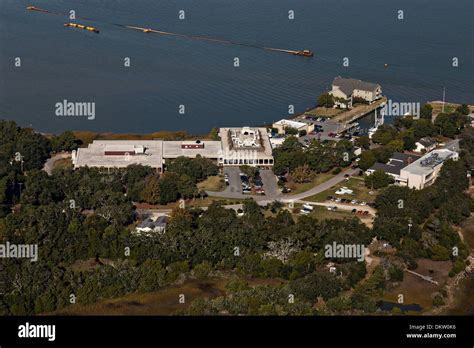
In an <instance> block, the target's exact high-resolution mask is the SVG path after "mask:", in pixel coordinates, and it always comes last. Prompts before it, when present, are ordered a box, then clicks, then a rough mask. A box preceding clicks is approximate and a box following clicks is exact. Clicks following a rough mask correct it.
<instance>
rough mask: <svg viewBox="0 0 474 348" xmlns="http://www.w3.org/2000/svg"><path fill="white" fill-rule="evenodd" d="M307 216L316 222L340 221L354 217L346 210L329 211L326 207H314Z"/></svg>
mask: <svg viewBox="0 0 474 348" xmlns="http://www.w3.org/2000/svg"><path fill="white" fill-rule="evenodd" d="M309 216H311V217H312V218H315V219H318V220H325V219H337V220H342V219H346V218H352V217H354V215H353V214H352V213H351V212H350V211H348V210H336V211H331V210H328V209H327V207H321V206H319V207H318V206H316V207H314V210H313V212H312V213H311V214H309Z"/></svg>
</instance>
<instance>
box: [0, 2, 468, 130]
mask: <svg viewBox="0 0 474 348" xmlns="http://www.w3.org/2000/svg"><path fill="white" fill-rule="evenodd" d="M27 5H35V6H38V7H44V8H47V9H50V10H52V11H59V12H67V11H68V10H70V9H74V10H76V13H77V16H79V17H87V18H94V19H97V20H98V21H105V22H109V23H110V22H113V23H123V24H128V25H136V26H142V27H152V28H156V29H159V30H165V31H172V32H179V33H184V34H192V35H204V36H210V37H217V38H224V39H230V40H235V41H239V42H244V43H249V44H256V45H264V46H269V47H277V48H285V49H305V48H308V49H311V50H313V51H314V52H315V57H314V58H312V59H308V58H303V57H296V56H292V55H289V54H283V53H274V52H268V51H264V50H259V49H255V48H250V47H242V46H232V45H222V44H214V43H209V42H202V41H193V40H186V39H182V38H176V37H165V36H157V35H153V34H144V33H141V32H135V31H132V30H125V29H121V28H119V27H116V26H113V25H109V24H104V23H101V22H92V21H86V20H76V22H78V23H81V24H86V25H91V26H95V27H98V28H99V29H100V30H101V33H100V34H98V35H97V34H94V33H89V32H87V31H84V30H79V29H71V28H64V27H63V24H64V23H65V22H69V20H68V19H66V18H64V17H58V16H52V15H47V14H41V13H34V12H30V11H26V10H25V7H26V6H27ZM181 9H183V10H185V12H186V20H184V21H180V20H178V16H177V13H178V11H179V10H181ZM290 9H292V10H294V11H295V13H296V19H295V20H293V21H290V20H288V18H287V14H288V10H290ZM398 10H403V11H404V13H405V20H403V21H399V20H397V17H396V16H397V11H398ZM473 14H474V1H473V0H456V1H451V0H391V1H380V0H359V1H352V0H291V1H290V0H258V1H255V0H239V1H235V0H199V1H196V0H194V1H193V0H175V1H159V0H113V1H112V0H100V1H99V0H74V1H72V0H28V1H23V0H0V83H1V84H0V118H7V119H13V120H16V121H17V122H18V123H20V124H21V125H32V126H33V127H34V128H36V129H38V130H41V131H49V132H57V131H61V130H64V129H77V130H79V129H83V130H95V131H114V132H140V133H146V132H152V131H157V130H188V131H190V132H193V133H204V132H207V131H209V129H210V128H211V127H214V126H239V125H259V124H262V123H267V122H271V121H274V120H277V119H279V118H282V117H286V116H287V110H288V105H289V104H293V105H295V108H296V111H297V112H301V111H303V110H305V109H306V108H307V107H310V106H312V105H314V104H315V102H316V98H317V96H318V95H319V94H321V93H322V92H323V91H324V90H325V89H326V88H328V87H329V85H330V83H331V81H332V79H333V78H334V77H335V76H337V75H342V76H347V77H354V78H360V79H363V80H368V81H374V82H378V83H380V84H381V85H382V87H383V89H384V93H385V94H386V95H388V97H389V98H391V99H393V100H398V101H407V102H408V101H410V102H411V101H419V102H425V101H427V100H439V99H441V98H442V89H443V86H446V91H447V100H450V101H453V102H463V103H471V104H474V58H473V42H474V24H473V23H474V21H473V20H472V18H473ZM15 57H21V58H22V63H23V65H22V67H21V68H15V67H14V65H13V59H14V58H15ZM124 57H130V58H131V64H132V66H131V67H130V68H124V67H123V59H124ZM234 57H239V58H240V64H241V66H240V68H234V67H233V59H234ZM343 57H349V58H350V67H349V68H344V67H343V66H342V59H343ZM452 57H458V58H459V60H460V67H459V68H452V67H451V59H452ZM384 63H388V64H390V66H389V68H384ZM63 99H67V100H69V101H94V102H95V103H96V109H97V110H96V113H97V115H96V118H95V120H87V119H85V118H71V117H69V118H67V117H66V118H59V117H57V116H55V114H54V111H55V108H54V105H55V103H57V102H58V101H62V100H63ZM180 104H184V105H185V107H186V114H185V115H180V114H179V113H178V107H179V105H180Z"/></svg>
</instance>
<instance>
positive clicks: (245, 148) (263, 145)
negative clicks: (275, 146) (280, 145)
mask: <svg viewBox="0 0 474 348" xmlns="http://www.w3.org/2000/svg"><path fill="white" fill-rule="evenodd" d="M219 135H220V137H221V141H222V164H223V165H224V166H228V165H230V166H232V165H250V166H272V165H273V155H272V147H271V144H270V139H269V136H268V132H267V129H266V128H250V127H241V128H237V127H235V128H221V129H220V130H219Z"/></svg>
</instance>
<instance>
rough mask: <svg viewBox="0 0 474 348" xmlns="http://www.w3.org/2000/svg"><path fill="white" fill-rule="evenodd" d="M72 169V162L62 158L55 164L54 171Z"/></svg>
mask: <svg viewBox="0 0 474 348" xmlns="http://www.w3.org/2000/svg"><path fill="white" fill-rule="evenodd" d="M72 167H73V165H72V160H71V159H70V158H62V159H58V160H57V161H56V162H54V167H53V170H60V169H67V168H72Z"/></svg>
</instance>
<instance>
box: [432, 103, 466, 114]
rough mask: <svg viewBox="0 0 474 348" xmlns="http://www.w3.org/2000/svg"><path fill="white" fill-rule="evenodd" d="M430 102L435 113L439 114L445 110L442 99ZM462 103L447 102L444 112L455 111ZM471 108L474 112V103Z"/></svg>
mask: <svg viewBox="0 0 474 348" xmlns="http://www.w3.org/2000/svg"><path fill="white" fill-rule="evenodd" d="M428 104H429V105H431V106H432V107H433V115H438V114H439V113H441V111H442V110H443V103H442V102H441V101H432V102H429V103H428ZM460 105H461V104H455V103H445V104H444V112H446V113H451V112H454V111H455V110H456V108H457V107H458V106H460ZM469 108H470V109H471V112H474V105H470V106H469Z"/></svg>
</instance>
